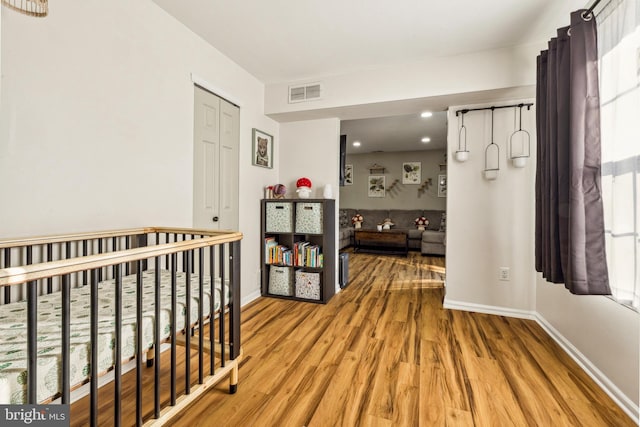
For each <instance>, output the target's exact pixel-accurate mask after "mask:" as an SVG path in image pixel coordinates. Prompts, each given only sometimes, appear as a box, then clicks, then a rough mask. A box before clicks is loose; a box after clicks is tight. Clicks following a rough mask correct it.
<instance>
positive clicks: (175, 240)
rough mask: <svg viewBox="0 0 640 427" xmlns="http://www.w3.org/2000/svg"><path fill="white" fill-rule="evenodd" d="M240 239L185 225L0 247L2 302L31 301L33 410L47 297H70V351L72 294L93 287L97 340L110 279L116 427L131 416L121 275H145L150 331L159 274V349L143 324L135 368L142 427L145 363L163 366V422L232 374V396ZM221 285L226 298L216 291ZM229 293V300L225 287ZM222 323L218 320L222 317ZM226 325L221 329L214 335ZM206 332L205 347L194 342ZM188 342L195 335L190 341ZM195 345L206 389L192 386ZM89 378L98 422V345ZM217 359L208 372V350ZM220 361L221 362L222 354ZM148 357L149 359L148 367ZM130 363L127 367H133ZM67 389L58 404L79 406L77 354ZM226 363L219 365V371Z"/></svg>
mask: <svg viewBox="0 0 640 427" xmlns="http://www.w3.org/2000/svg"><path fill="white" fill-rule="evenodd" d="M241 239H242V234H241V233H239V232H219V231H211V230H194V229H180V228H141V229H128V230H115V231H108V232H96V233H81V234H72V235H62V236H48V237H39V238H29V239H10V240H0V265H1V266H2V268H1V269H0V287H2V288H3V292H2V293H1V295H0V298H1V302H0V304H8V303H12V302H17V301H25V300H26V303H27V358H28V362H27V383H26V396H25V403H30V404H35V403H41V402H38V398H37V379H38V377H37V367H38V342H37V339H38V336H37V330H38V328H37V321H38V319H37V314H38V297H39V296H42V295H45V294H49V293H52V292H61V295H62V297H61V301H62V308H61V317H62V320H61V326H62V333H61V335H62V336H61V340H62V348H63V349H69V348H70V344H71V343H70V325H71V316H70V313H71V302H70V294H71V289H72V288H74V287H82V286H89V287H90V298H91V313H90V329H91V343H97V342H98V297H99V286H98V285H99V283H100V282H101V281H103V280H106V279H111V280H114V281H115V325H114V332H113V336H114V341H115V343H114V349H115V350H114V351H115V356H114V360H115V363H114V365H113V366H112V370H113V373H114V393H115V394H114V396H115V398H114V413H113V420H114V425H120V422H121V419H122V412H121V402H120V397H119V396H120V392H121V389H122V380H121V374H122V364H123V360H122V355H121V353H120V350H121V340H122V277H123V275H124V276H127V275H130V274H135V276H136V292H137V294H136V299H137V309H136V318H137V322H136V325H142V321H143V319H142V312H143V307H142V274H143V273H144V272H145V271H147V270H149V269H154V271H155V304H154V307H155V321H154V325H155V326H154V327H155V330H154V343H153V346H152V351H151V352H150V351H149V349H147V348H145V347H144V346H143V339H142V327H136V339H135V343H136V344H135V346H136V349H135V357H134V359H135V363H136V367H135V369H136V378H137V381H136V418H135V419H136V421H135V423H136V425H142V424H143V422H144V419H143V418H144V414H143V409H142V402H143V396H142V372H143V369H147V368H146V367H143V360H144V359H145V358H148V359H149V358H152V359H153V360H155V363H154V369H155V372H154V374H155V384H154V393H153V394H154V396H153V399H154V408H153V414H152V417H153V419H154V420H158V421H159V422H164V421H166V420H167V419H169V418H170V417H172V416H173V415H175V414H176V413H178V412H179V410H181V409H182V408H183V407H184V406H186V405H187V404H188V403H189V402H190V401H192V400H193V399H195V398H196V397H198V396H199V395H200V394H201V393H202V392H204V390H206V389H207V388H208V387H210V386H211V385H212V384H214V383H216V382H218V381H219V380H220V379H222V378H224V377H225V376H226V375H230V380H231V392H234V391H235V388H236V387H237V369H238V366H237V365H238V362H239V358H240V240H241ZM161 270H169V271H170V274H171V289H172V292H171V310H170V312H171V316H172V318H171V320H170V327H171V331H170V334H169V339H168V345H169V346H170V354H171V361H170V365H171V384H170V389H171V390H170V399H169V400H170V402H169V406H168V407H166V408H162V407H161V398H160V381H159V377H160V368H161V366H160V365H161V362H160V351H161V344H163V342H164V343H166V342H167V340H164V341H163V340H162V339H161V336H162V334H161V331H160V321H159V319H160V315H161V313H160V310H161V308H160V306H161V302H160V271H161ZM177 272H182V273H185V274H186V280H185V284H186V290H185V292H186V296H185V304H186V310H185V314H184V316H185V319H184V325H185V328H184V329H183V330H182V331H178V330H176V325H177V323H178V322H177V317H176V316H178V314H177V301H176V274H177ZM192 274H197V275H198V278H199V279H198V280H199V282H198V283H199V286H198V292H199V295H198V296H197V301H199V303H198V307H197V311H198V315H197V319H196V320H195V321H193V319H191V318H190V313H191V286H190V283H191V275H192ZM205 277H208V278H209V279H210V280H209V281H210V286H211V289H210V292H211V293H210V295H211V297H210V298H209V302H210V307H208V313H209V314H208V315H207V314H205V308H204V307H203V301H204V298H203V292H204V280H205V279H204V278H205ZM216 282H217V283H220V284H221V289H222V291H220V292H219V291H217V290H216V289H215V284H216ZM226 284H227V286H228V290H229V295H230V296H229V298H228V300H227V297H226V292H225V285H226ZM216 293H219V294H220V309H219V310H218V311H217V313H216V312H215V310H214V303H215V295H216ZM216 317H217V322H214V321H213V320H214V318H216ZM214 323H217V329H218V330H217V331H216V330H215V329H216V328H214ZM206 325H208V329H209V330H208V335H209V337H208V342H205V333H204V329H205V326H206ZM196 330H198V331H199V333H198V337H197V339H196V340H194V339H192V338H191V336H192V335H194V332H195V331H196ZM182 336H186V339H185V338H182ZM177 345H183V346H184V347H185V375H184V377H185V384H184V388H183V391H184V395H183V396H182V397H180V398H179V397H178V392H177V385H176V377H177V368H176V346H177ZM192 345H193V346H195V347H196V349H197V350H198V367H197V369H198V385H196V386H194V387H192V384H191V381H190V378H191V375H190V373H191V366H190V357H189V355H190V350H191V348H192ZM90 348H91V354H90V357H89V360H90V374H89V379H88V382H89V384H90V392H89V395H90V412H91V413H90V417H89V420H90V424H91V425H92V426H94V425H97V423H98V418H97V416H98V413H97V412H98V411H97V408H98V401H97V399H98V377H99V376H100V375H101V374H102V372H98V345H91V346H90ZM205 352H208V353H209V360H210V364H209V366H208V367H207V368H206V369H205V367H204V364H203V361H204V353H205ZM214 354H215V357H214ZM148 359H147V360H148ZM124 362H127V361H126V360H125V361H124ZM61 363H62V367H61V369H60V371H61V379H60V380H61V381H60V383H61V391H60V393H59V396H52V398H59V401H60V402H61V403H63V404H68V403H70V391H71V389H72V388H73V387H75V386H76V384H71V383H70V355H69V352H68V351H64V350H63V352H62V357H61ZM216 365H217V366H216Z"/></svg>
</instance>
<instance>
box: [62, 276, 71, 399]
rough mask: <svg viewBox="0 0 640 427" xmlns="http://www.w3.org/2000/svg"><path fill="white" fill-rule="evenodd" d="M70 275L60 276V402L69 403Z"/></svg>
mask: <svg viewBox="0 0 640 427" xmlns="http://www.w3.org/2000/svg"><path fill="white" fill-rule="evenodd" d="M70 361H71V276H70V275H69V274H65V275H64V276H62V404H69V403H71V399H70V396H71V383H70V381H71V366H70Z"/></svg>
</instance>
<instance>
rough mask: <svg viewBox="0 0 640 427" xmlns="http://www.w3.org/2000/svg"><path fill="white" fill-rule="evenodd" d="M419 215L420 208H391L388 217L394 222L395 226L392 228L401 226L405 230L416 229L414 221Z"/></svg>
mask: <svg viewBox="0 0 640 427" xmlns="http://www.w3.org/2000/svg"><path fill="white" fill-rule="evenodd" d="M421 215H422V211H421V210H399V209H391V210H390V211H389V218H391V220H392V221H393V222H394V224H395V227H393V228H402V229H406V230H412V229H417V228H416V223H415V222H414V221H415V219H416V218H418V217H419V216H421ZM409 238H411V236H409Z"/></svg>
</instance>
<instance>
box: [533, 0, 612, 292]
mask: <svg viewBox="0 0 640 427" xmlns="http://www.w3.org/2000/svg"><path fill="white" fill-rule="evenodd" d="M584 12H585V11H584V10H579V11H576V12H573V13H572V14H571V27H570V30H569V27H565V28H560V29H559V30H558V34H557V37H554V38H552V39H551V40H550V41H549V49H548V50H545V51H543V52H541V54H540V55H539V56H538V59H537V75H538V81H537V88H536V98H537V99H536V100H537V113H536V129H537V138H538V139H537V155H538V157H537V158H538V162H537V166H536V230H535V238H536V243H535V244H536V247H535V254H536V263H535V264H536V270H538V271H539V272H541V273H542V274H543V276H544V277H545V278H546V279H547V280H548V281H550V282H553V283H564V284H565V287H566V288H567V289H569V291H571V292H572V293H574V294H582V295H610V294H611V291H610V290H609V279H608V271H607V262H606V254H605V243H604V218H603V209H602V198H601V193H600V102H599V96H598V52H597V35H596V23H595V18H594V17H593V16H592V15H591V16H590V17H587V18H588V19H585V18H583V17H582V15H583V14H584Z"/></svg>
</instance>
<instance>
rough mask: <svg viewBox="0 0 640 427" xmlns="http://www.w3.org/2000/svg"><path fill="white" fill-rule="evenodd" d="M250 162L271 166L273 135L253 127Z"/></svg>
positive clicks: (255, 164) (265, 166)
mask: <svg viewBox="0 0 640 427" xmlns="http://www.w3.org/2000/svg"><path fill="white" fill-rule="evenodd" d="M252 140H253V145H252V150H251V164H252V165H254V166H260V167H263V168H269V169H272V168H273V136H271V135H269V134H268V133H264V132H262V131H261V130H258V129H256V128H253V132H252Z"/></svg>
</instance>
